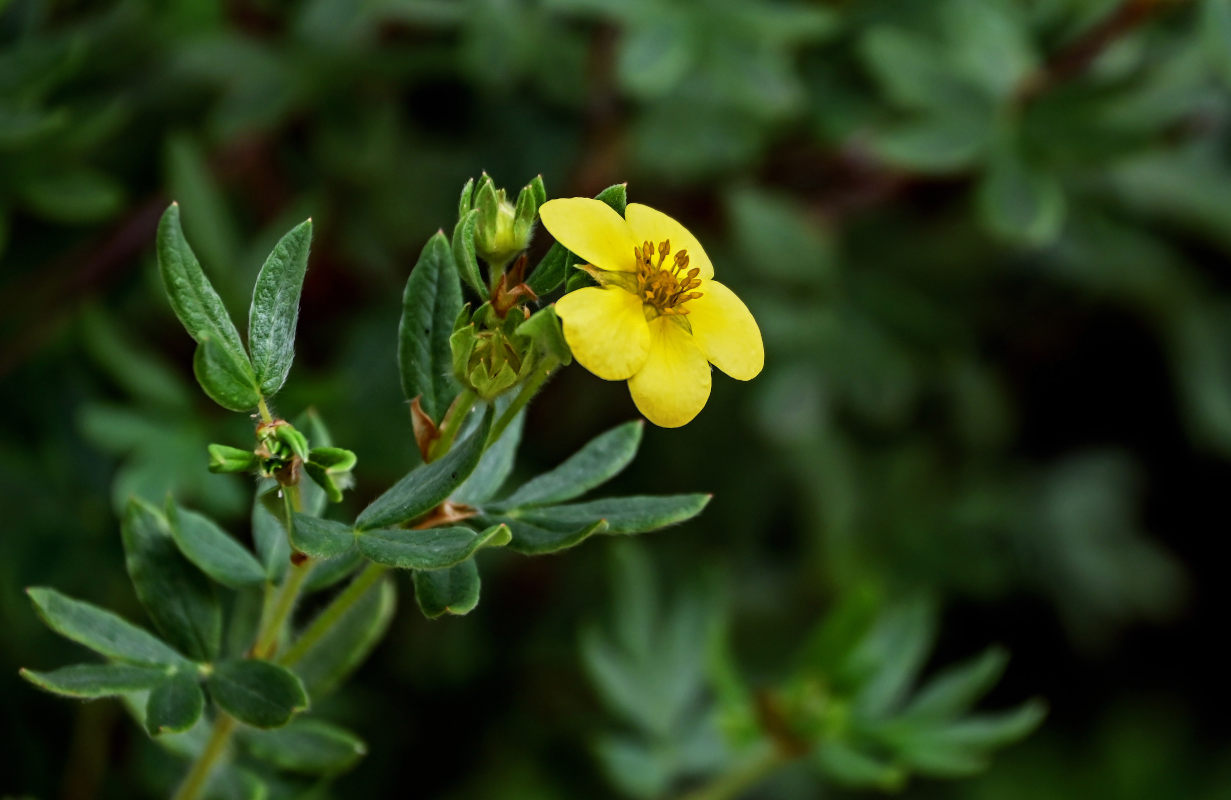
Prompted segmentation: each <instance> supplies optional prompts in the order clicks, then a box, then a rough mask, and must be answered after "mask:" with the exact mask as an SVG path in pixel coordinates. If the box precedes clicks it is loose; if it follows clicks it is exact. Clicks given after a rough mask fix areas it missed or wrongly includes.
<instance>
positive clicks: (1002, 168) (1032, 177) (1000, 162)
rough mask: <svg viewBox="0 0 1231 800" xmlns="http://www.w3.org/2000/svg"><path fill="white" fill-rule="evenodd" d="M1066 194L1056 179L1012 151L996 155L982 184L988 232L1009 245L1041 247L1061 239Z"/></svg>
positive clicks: (981, 191) (980, 190) (981, 207)
mask: <svg viewBox="0 0 1231 800" xmlns="http://www.w3.org/2000/svg"><path fill="white" fill-rule="evenodd" d="M1064 205H1065V204H1064V192H1063V190H1062V189H1061V188H1060V184H1059V182H1058V181H1057V180H1056V178H1055V176H1053V175H1051V174H1050V173H1046V172H1040V171H1038V170H1035V169H1032V168H1030V167H1029V166H1028V165H1027V164H1026V163H1025V162H1024V161H1023V160H1022V159H1021V156H1020V155H1019V154H1018V153H1016V152H1012V151H1008V150H1006V151H1004V152H1000V153H997V154H996V155H995V156H994V157H993V158H992V159H991V162H990V163H989V164H988V167H987V169H986V170H985V171H984V173H983V178H982V180H981V181H980V183H979V210H980V212H981V214H982V217H983V222H984V223H985V224H986V225H987V227H988V229H989V230H990V231H991V232H992V233H994V234H996V235H997V236H1000V237H1002V238H1004V239H1006V240H1008V241H1010V242H1016V243H1019V244H1023V245H1029V246H1033V247H1039V246H1042V245H1046V244H1050V243H1052V242H1054V241H1055V240H1056V238H1057V237H1059V235H1060V230H1061V226H1062V225H1063V223H1064Z"/></svg>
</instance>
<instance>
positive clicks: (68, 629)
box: [26, 586, 187, 666]
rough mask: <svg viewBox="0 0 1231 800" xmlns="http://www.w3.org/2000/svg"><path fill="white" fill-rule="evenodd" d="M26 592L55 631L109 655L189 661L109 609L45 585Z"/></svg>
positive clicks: (148, 661)
mask: <svg viewBox="0 0 1231 800" xmlns="http://www.w3.org/2000/svg"><path fill="white" fill-rule="evenodd" d="M26 594H28V595H29V596H30V599H31V600H32V601H33V602H34V607H35V609H36V610H37V611H38V613H39V616H41V617H42V618H43V621H44V622H46V623H47V626H48V627H50V628H51V629H52V630H53V631H55V632H56V633H58V634H60V635H61V636H63V637H65V638H66V639H72V640H73V641H74V642H77V643H78V644H82V645H85V646H86V647H88V648H90V649H91V650H93V651H95V652H97V653H102V654H103V655H105V656H107V657H108V658H114V659H116V660H117V661H129V662H133V663H136V664H162V665H168V664H169V665H173V666H179V665H182V664H185V663H187V659H185V658H184V657H183V656H182V655H180V654H179V653H177V652H176V651H175V650H173V649H172V648H171V647H170V646H169V645H167V644H165V643H164V642H162V641H161V640H160V639H157V638H155V637H154V636H153V635H152V634H151V633H149V632H148V631H146V630H144V629H142V628H138V627H137V626H136V625H133V624H132V623H131V622H127V621H125V620H123V619H121V618H120V617H118V616H116V615H115V614H112V613H111V612H110V611H104V610H103V609H101V608H99V607H98V606H95V605H91V604H90V603H83V602H81V601H80V600H74V599H72V598H71V597H65V596H64V595H62V594H60V593H59V592H57V591H56V590H55V589H49V588H46V587H42V586H35V587H31V588H29V589H26Z"/></svg>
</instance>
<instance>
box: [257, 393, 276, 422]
mask: <svg viewBox="0 0 1231 800" xmlns="http://www.w3.org/2000/svg"><path fill="white" fill-rule="evenodd" d="M256 410H257V411H259V412H260V413H261V421H262V422H273V421H274V415H273V414H270V413H269V404H268V403H266V402H265V398H264V397H262V398H261V399H260V400H258V401H257V403H256Z"/></svg>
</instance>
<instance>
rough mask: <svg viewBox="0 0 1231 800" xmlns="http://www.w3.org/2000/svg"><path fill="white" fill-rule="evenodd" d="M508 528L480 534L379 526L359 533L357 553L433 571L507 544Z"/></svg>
mask: <svg viewBox="0 0 1231 800" xmlns="http://www.w3.org/2000/svg"><path fill="white" fill-rule="evenodd" d="M509 539H510V534H509V529H508V528H507V527H506V526H504V525H493V526H492V527H490V528H488V529H487V530H485V531H483V532H482V533H475V532H474V531H472V530H471V529H470V528H464V527H461V526H457V527H452V528H428V529H427V530H405V529H391V528H382V529H378V530H369V531H364V532H363V533H361V534H359V537H358V542H359V552H361V553H363V554H364V555H365V556H366V557H367V558H369V559H370V560H372V561H375V562H376V563H378V564H385V565H386V566H390V567H398V568H399V569H423V570H435V569H445V568H446V567H452V566H453V565H455V564H458V563H460V562H462V561H465V560H466V559H468V558H470V557H471V556H473V555H474V554H475V553H476V552H478V550H479V549H480V548H483V547H503V546H504V545H506V544H508V543H509Z"/></svg>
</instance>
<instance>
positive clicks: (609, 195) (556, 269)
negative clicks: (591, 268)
mask: <svg viewBox="0 0 1231 800" xmlns="http://www.w3.org/2000/svg"><path fill="white" fill-rule="evenodd" d="M595 199H597V200H602V201H603V202H604V203H606V204H607V205H609V206H611V207H612V208H614V209H615V210H616V213H618V214H619V215H620V216H621V217H622V216H624V209H625V208H627V206H628V185H627V184H623V183H617V184H615V185H613V186H608V187H607V188H606V189H604V190H603V191H601V192H599V193H598V195H597V197H596V198H595ZM578 260H579V259H577V258H576V257H575V256H573V255H572V254H571V253H569V251H568V250H566V249H565V248H564V246H563V245H561V244H560V243H559V242H557V243H555V244H553V245H552V246H551V249H550V250H548V251H547V255H545V256H543V259H542V260H541V261H540V262H539V264H538V266H537V267H535V268H534V272H533V273H532V274H531V275H530V279H529V280H528V281H526V285H528V286H529V287H530V288H531V289H533V290H534V293H535V294H536V295H538V296H539V297H545V296H547V295H548V294H550V293H551V292H554V291H555V290H556V289H558V288H560V284H562V283H564V279H565V278H566V277H567V276H568V272H569V267H570V266H572V265H573V263H575V262H576V261H578Z"/></svg>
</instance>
